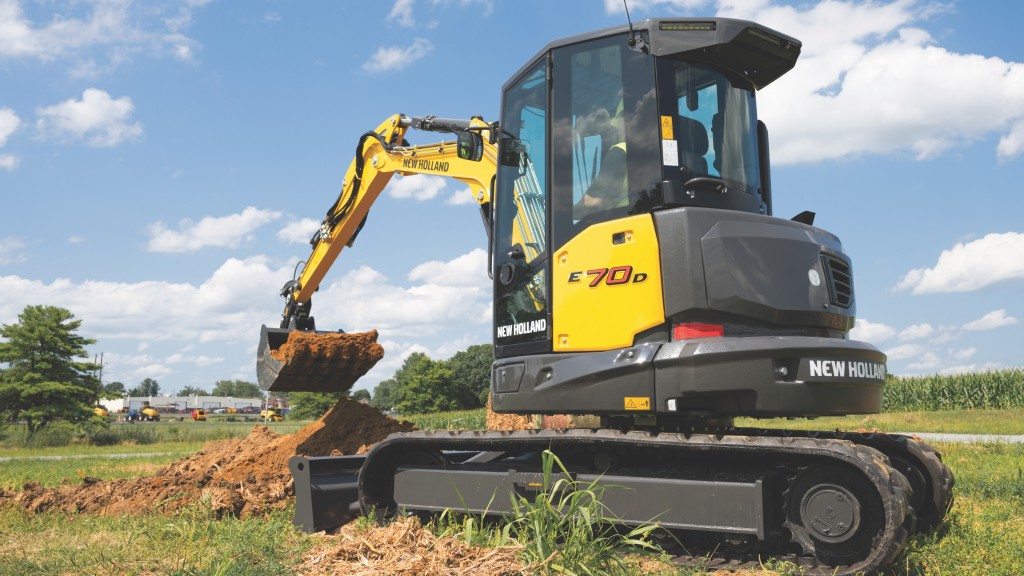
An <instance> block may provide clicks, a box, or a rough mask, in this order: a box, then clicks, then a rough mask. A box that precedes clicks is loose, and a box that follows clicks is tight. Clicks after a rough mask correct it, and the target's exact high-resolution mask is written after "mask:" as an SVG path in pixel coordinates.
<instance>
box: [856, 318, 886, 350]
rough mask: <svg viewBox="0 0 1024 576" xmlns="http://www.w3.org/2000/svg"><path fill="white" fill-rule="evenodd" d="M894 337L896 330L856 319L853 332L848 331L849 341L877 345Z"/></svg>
mask: <svg viewBox="0 0 1024 576" xmlns="http://www.w3.org/2000/svg"><path fill="white" fill-rule="evenodd" d="M894 336H896V329H895V328H893V327H892V326H887V325H885V324H881V323H875V322H869V321H867V320H865V319H863V318H858V319H857V323H856V324H855V325H854V327H853V330H850V339H852V340H859V341H861V342H868V343H871V344H879V343H881V342H885V341H886V340H890V339H892V338H893V337H894Z"/></svg>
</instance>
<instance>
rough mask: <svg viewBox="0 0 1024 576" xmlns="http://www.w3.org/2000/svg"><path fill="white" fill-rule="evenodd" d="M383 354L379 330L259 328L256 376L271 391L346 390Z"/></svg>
mask: <svg viewBox="0 0 1024 576" xmlns="http://www.w3.org/2000/svg"><path fill="white" fill-rule="evenodd" d="M383 357H384V348H383V347H382V346H381V345H380V344H378V343H377V331H376V330H371V331H369V332H358V333H353V334H346V333H344V332H315V331H303V330H287V329H281V328H267V327H266V326H263V328H262V329H261V330H260V347H259V350H257V352H256V376H257V379H258V380H259V384H260V387H261V388H263V389H264V390H269V391H271V392H296V391H301V392H347V391H348V390H350V389H351V388H352V385H353V384H355V383H356V380H358V379H359V378H361V377H362V376H363V374H366V373H367V372H368V371H369V370H370V368H373V366H374V364H376V363H377V362H378V361H379V360H380V359H381V358H383Z"/></svg>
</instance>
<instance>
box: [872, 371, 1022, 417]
mask: <svg viewBox="0 0 1024 576" xmlns="http://www.w3.org/2000/svg"><path fill="white" fill-rule="evenodd" d="M993 408H1024V368H1012V369H1008V370H998V371H992V372H972V373H966V374H951V375H945V376H940V375H934V376H913V377H904V376H890V377H889V378H888V379H886V382H885V400H884V403H883V408H882V410H883V411H884V412H917V411H927V410H983V409H993Z"/></svg>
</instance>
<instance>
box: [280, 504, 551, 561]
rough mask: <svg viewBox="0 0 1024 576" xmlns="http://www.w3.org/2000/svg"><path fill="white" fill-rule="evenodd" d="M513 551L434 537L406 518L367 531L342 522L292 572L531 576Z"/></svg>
mask: <svg viewBox="0 0 1024 576" xmlns="http://www.w3.org/2000/svg"><path fill="white" fill-rule="evenodd" d="M518 553H519V548H518V547H514V546H507V547H499V548H483V547H480V546H471V545H469V544H466V543H465V542H463V541H462V540H457V539H454V538H448V537H445V538H438V537H437V536H434V535H433V534H432V533H431V532H430V531H429V530H426V529H424V528H423V527H422V526H421V525H420V523H419V521H418V520H417V519H416V518H415V517H410V518H401V519H398V520H396V521H395V522H393V523H391V524H390V525H388V526H383V527H373V528H369V529H363V528H360V527H358V526H356V525H355V524H348V525H346V526H344V527H343V528H342V529H341V530H340V531H339V532H338V534H337V535H336V536H328V537H325V538H324V542H323V544H321V545H319V546H316V547H315V548H314V549H313V550H311V551H310V552H309V553H308V554H306V556H305V558H304V559H303V561H302V564H301V565H299V566H298V567H296V572H297V573H300V574H304V575H306V576H320V575H327V574H331V575H338V576H355V575H357V574H360V575H361V574H374V575H380V576H407V575H411V574H416V575H424V576H432V575H435V574H436V575H444V576H449V575H453V574H473V575H475V574H493V575H495V576H511V575H513V574H527V573H532V571H528V570H527V567H525V566H523V564H522V563H521V562H520V561H518V560H517V558H516V555H517V554H518Z"/></svg>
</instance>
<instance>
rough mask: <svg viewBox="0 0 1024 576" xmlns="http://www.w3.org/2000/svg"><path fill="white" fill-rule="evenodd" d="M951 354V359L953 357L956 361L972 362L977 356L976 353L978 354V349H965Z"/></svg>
mask: <svg viewBox="0 0 1024 576" xmlns="http://www.w3.org/2000/svg"><path fill="white" fill-rule="evenodd" d="M949 352H950V354H949V355H950V357H952V358H953V359H954V360H958V361H960V362H963V361H964V360H970V359H971V357H973V356H974V355H975V353H977V352H978V349H977V348H963V349H961V350H950V351H949Z"/></svg>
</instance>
